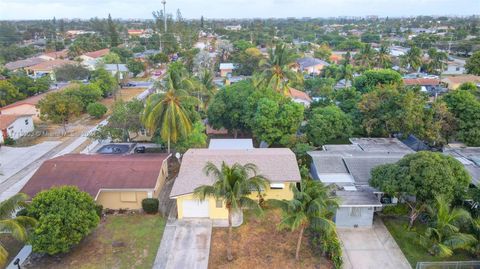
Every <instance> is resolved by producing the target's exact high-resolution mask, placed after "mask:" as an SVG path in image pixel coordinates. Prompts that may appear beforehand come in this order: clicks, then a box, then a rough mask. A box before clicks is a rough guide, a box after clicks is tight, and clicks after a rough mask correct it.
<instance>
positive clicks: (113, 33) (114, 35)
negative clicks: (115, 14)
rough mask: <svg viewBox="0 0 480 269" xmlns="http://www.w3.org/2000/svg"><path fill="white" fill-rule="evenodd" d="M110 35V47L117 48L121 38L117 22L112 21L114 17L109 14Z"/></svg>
mask: <svg viewBox="0 0 480 269" xmlns="http://www.w3.org/2000/svg"><path fill="white" fill-rule="evenodd" d="M107 24H108V34H109V38H110V47H116V46H118V45H119V44H120V37H119V35H118V32H117V26H116V25H115V22H113V20H112V16H111V15H110V14H108V20H107Z"/></svg>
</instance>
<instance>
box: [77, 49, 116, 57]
mask: <svg viewBox="0 0 480 269" xmlns="http://www.w3.org/2000/svg"><path fill="white" fill-rule="evenodd" d="M109 52H110V49H101V50H96V51H91V52H87V53H85V54H83V55H85V56H88V57H91V58H99V57H103V56H105V55H107V54H108V53H109Z"/></svg>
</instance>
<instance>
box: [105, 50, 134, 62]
mask: <svg viewBox="0 0 480 269" xmlns="http://www.w3.org/2000/svg"><path fill="white" fill-rule="evenodd" d="M110 52H113V53H115V54H117V55H118V56H120V62H122V63H126V62H128V60H130V59H131V58H132V57H133V53H132V51H131V50H130V49H127V48H120V47H114V48H110Z"/></svg>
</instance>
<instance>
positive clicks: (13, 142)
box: [3, 136, 15, 146]
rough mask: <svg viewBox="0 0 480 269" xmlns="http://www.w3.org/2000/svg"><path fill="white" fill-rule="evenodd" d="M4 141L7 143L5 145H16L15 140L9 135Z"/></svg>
mask: <svg viewBox="0 0 480 269" xmlns="http://www.w3.org/2000/svg"><path fill="white" fill-rule="evenodd" d="M3 143H4V144H5V146H11V145H15V140H14V139H13V138H11V137H9V136H7V137H6V138H5V140H3Z"/></svg>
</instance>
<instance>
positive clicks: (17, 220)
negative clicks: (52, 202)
mask: <svg viewBox="0 0 480 269" xmlns="http://www.w3.org/2000/svg"><path fill="white" fill-rule="evenodd" d="M26 200H28V196H27V195H26V194H23V193H17V194H15V195H14V196H12V197H11V198H9V199H7V200H5V201H3V202H1V203H0V230H1V231H2V233H9V234H11V235H12V236H13V237H14V238H15V239H17V240H19V241H22V242H25V241H26V240H27V235H28V233H27V231H28V229H29V228H31V227H33V226H35V225H36V223H37V221H36V220H35V219H34V218H31V217H27V216H17V217H14V216H13V215H14V214H15V212H16V211H17V210H19V209H21V208H23V206H24V204H25V201H26ZM7 258H8V251H7V250H6V249H5V247H4V246H3V245H2V244H1V243H0V264H2V265H4V264H5V262H6V261H7Z"/></svg>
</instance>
